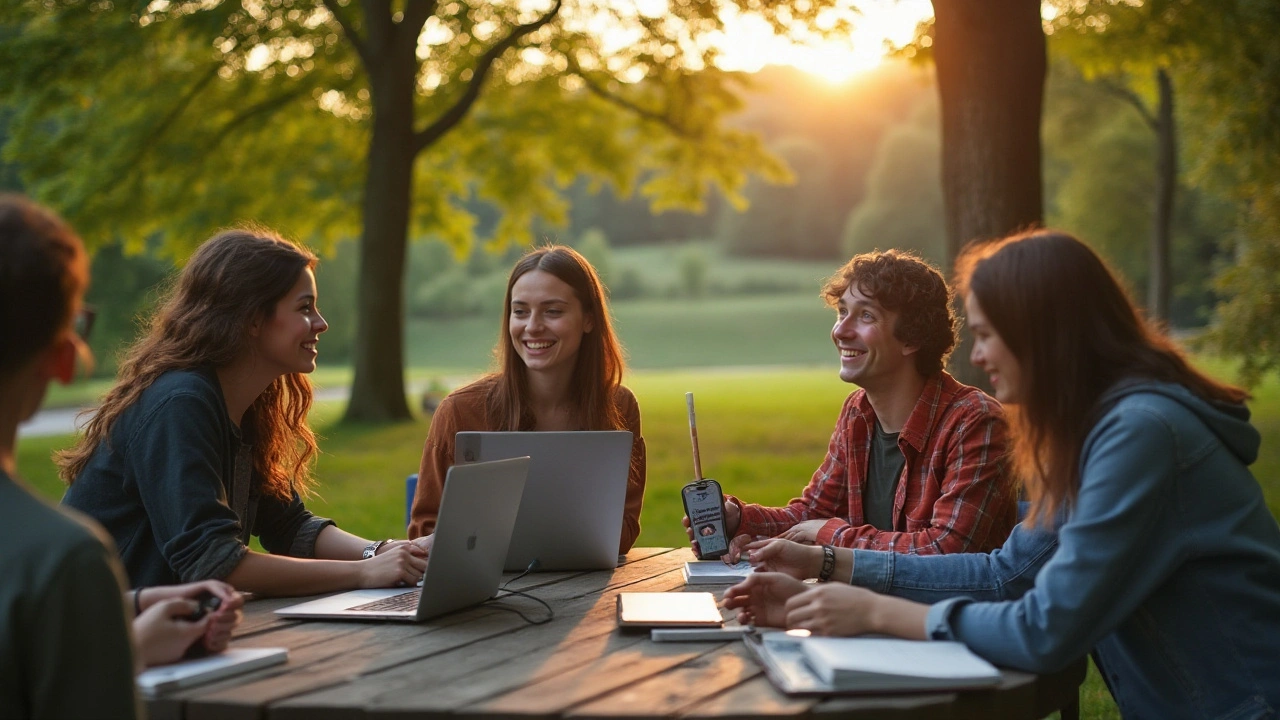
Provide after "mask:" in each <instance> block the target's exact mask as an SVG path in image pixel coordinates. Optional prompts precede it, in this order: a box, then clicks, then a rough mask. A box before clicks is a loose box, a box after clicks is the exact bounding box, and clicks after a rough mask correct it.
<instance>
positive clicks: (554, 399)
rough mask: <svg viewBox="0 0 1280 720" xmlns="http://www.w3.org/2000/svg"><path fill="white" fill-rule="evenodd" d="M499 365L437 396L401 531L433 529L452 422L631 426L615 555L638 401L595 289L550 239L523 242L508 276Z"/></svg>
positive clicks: (585, 268) (639, 440)
mask: <svg viewBox="0 0 1280 720" xmlns="http://www.w3.org/2000/svg"><path fill="white" fill-rule="evenodd" d="M503 308H504V314H503V318H502V334H501V336H500V337H499V339H498V345H497V347H496V348H495V350H494V355H495V356H496V359H497V364H498V367H499V369H498V371H497V372H493V373H490V374H489V375H486V376H484V377H483V378H481V379H479V380H477V381H476V382H474V383H472V384H470V385H467V386H465V387H462V388H459V389H458V390H456V391H454V392H453V393H451V394H450V395H449V396H448V397H446V398H445V399H444V402H442V403H440V407H439V408H437V409H436V412H435V414H434V416H433V417H432V419H431V429H430V431H428V433H427V442H426V445H425V447H424V448H423V450H422V465H421V467H420V468H419V469H418V489H417V492H416V494H415V495H414V498H413V510H412V513H411V517H410V521H409V537H411V538H416V537H421V536H424V535H428V534H430V533H432V532H434V531H435V527H436V515H437V513H439V511H440V497H441V495H442V494H443V493H444V478H445V473H446V472H447V471H448V469H449V466H450V465H452V464H453V441H454V435H455V434H456V433H458V431H460V430H479V431H509V430H542V431H554V430H630V431H631V435H632V437H633V438H634V440H633V444H632V447H631V471H630V473H629V474H628V477H627V500H626V507H625V508H624V510H623V513H624V517H623V522H622V537H621V538H620V540H619V543H618V553H619V554H622V553H625V552H627V551H628V550H630V549H631V546H632V545H633V544H635V541H636V538H637V537H639V535H640V506H641V503H642V502H643V501H644V481H645V448H644V437H643V436H642V435H641V434H640V406H639V405H638V404H637V403H636V398H635V395H633V394H631V391H630V390H628V389H627V388H625V387H623V385H622V371H623V367H624V364H623V360H622V348H621V346H620V345H619V343H618V338H617V336H616V335H614V333H613V325H612V323H611V322H610V318H609V310H608V308H607V307H606V305H605V296H604V288H603V287H602V286H601V284H600V278H599V277H597V276H596V272H595V269H594V268H592V267H591V263H589V262H587V260H586V258H584V257H582V256H581V255H579V254H578V253H577V252H575V251H574V250H572V249H571V248H567V247H562V246H558V245H551V246H547V247H541V248H537V249H535V250H531V251H530V252H528V253H527V254H525V256H524V257H522V258H521V259H520V261H519V262H517V263H516V266H515V268H514V269H512V271H511V277H510V278H509V279H508V280H507V296H506V301H505V302H504V304H503Z"/></svg>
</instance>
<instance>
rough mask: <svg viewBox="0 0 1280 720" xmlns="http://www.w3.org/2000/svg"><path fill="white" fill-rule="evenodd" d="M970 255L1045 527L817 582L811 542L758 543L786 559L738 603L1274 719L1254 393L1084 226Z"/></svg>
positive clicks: (759, 555)
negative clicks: (1089, 238) (1230, 379)
mask: <svg viewBox="0 0 1280 720" xmlns="http://www.w3.org/2000/svg"><path fill="white" fill-rule="evenodd" d="M958 265H959V280H960V282H959V286H960V287H959V293H958V294H959V295H960V296H962V297H964V298H965V306H966V309H967V311H968V312H967V314H968V322H969V327H970V329H971V330H972V332H973V335H974V348H973V352H972V355H971V359H972V361H973V362H974V364H975V365H977V366H978V367H980V368H981V369H982V370H983V371H984V372H985V373H987V375H988V377H989V378H990V380H991V383H992V385H993V386H994V388H995V391H996V397H997V398H998V399H999V400H1000V401H1001V402H1003V403H1005V405H1006V406H1007V407H1010V408H1011V410H1012V412H1011V413H1010V415H1011V425H1012V430H1013V437H1014V455H1013V461H1014V462H1013V464H1014V467H1015V469H1016V471H1017V473H1018V476H1019V477H1020V479H1022V480H1023V482H1024V483H1025V487H1026V489H1027V493H1028V496H1029V497H1030V501H1031V505H1030V514H1029V516H1028V517H1029V522H1028V523H1024V525H1020V526H1019V527H1018V528H1016V529H1015V530H1014V533H1013V534H1012V535H1011V536H1010V538H1009V540H1008V541H1007V542H1006V543H1005V544H1004V546H1003V547H1002V548H1000V549H998V550H996V551H993V552H992V553H989V554H985V555H946V556H938V557H919V558H910V557H905V556H899V557H895V558H890V559H889V560H890V562H886V559H885V558H884V557H882V555H884V554H883V553H871V552H864V551H852V552H846V553H844V554H842V555H841V556H840V557H838V558H837V566H838V567H837V569H836V572H835V577H837V578H839V579H842V580H848V581H849V583H850V584H849V585H843V584H839V585H838V584H830V583H829V584H827V585H825V586H819V587H812V586H807V585H804V584H802V583H800V581H799V580H798V579H797V577H798V576H804V575H807V574H810V573H811V572H812V571H811V570H810V569H809V568H812V564H813V561H814V558H813V557H812V556H813V552H812V550H810V549H808V548H803V547H800V546H798V545H795V544H794V543H782V542H778V541H772V542H769V543H757V544H755V545H754V546H751V547H750V553H751V554H750V559H751V560H752V562H753V563H756V564H758V565H759V566H761V568H762V569H766V570H778V571H783V572H785V573H786V574H782V573H776V572H772V573H771V572H765V573H757V574H756V575H754V576H753V577H752V578H750V579H749V580H747V581H746V582H744V583H741V584H739V585H737V586H735V587H734V588H731V589H730V590H729V591H728V593H726V603H725V604H726V605H727V606H730V607H736V608H739V610H740V613H741V616H742V617H743V619H747V620H754V621H755V622H757V623H759V624H767V625H785V626H788V627H796V628H806V629H809V630H811V631H814V632H816V633H820V634H828V635H859V634H864V633H884V634H889V635H896V636H900V637H906V638H914V639H920V640H925V639H938V640H958V641H961V642H963V643H965V644H966V645H968V646H969V647H970V648H971V649H973V650H974V651H975V652H977V653H978V654H979V655H981V656H983V657H985V658H987V659H988V660H991V661H992V662H994V663H996V664H998V665H1004V666H1008V667H1014V668H1020V669H1024V670H1031V671H1035V672H1048V671H1054V670H1057V669H1060V668H1062V667H1065V666H1066V665H1067V664H1068V663H1070V662H1072V661H1073V660H1075V659H1077V658H1079V657H1082V656H1084V655H1086V654H1088V653H1090V652H1092V653H1093V656H1094V658H1095V660H1096V661H1097V664H1098V667H1099V669H1100V670H1101V672H1102V674H1103V677H1104V679H1105V680H1106V682H1107V686H1108V687H1109V689H1110V690H1111V693H1112V695H1113V696H1114V697H1115V699H1116V703H1117V705H1118V706H1119V708H1120V711H1121V713H1122V714H1123V715H1125V716H1126V717H1159V718H1183V717H1185V718H1210V717H1214V718H1216V717H1240V718H1246V717H1247V718H1264V717H1266V718H1272V717H1277V715H1278V714H1280V652H1277V646H1278V645H1277V644H1278V643H1280V526H1277V524H1276V519H1275V517H1273V516H1272V514H1271V512H1270V511H1269V510H1268V508H1267V505H1266V502H1265V500H1264V498H1263V495H1262V491H1261V488H1260V487H1259V486H1258V483H1257V481H1256V480H1255V479H1254V477H1253V475H1252V474H1251V473H1250V472H1249V469H1248V465H1250V464H1251V463H1252V462H1253V461H1254V460H1255V459H1256V458H1257V454H1258V447H1259V444H1260V442H1261V437H1260V435H1259V434H1258V431H1257V430H1256V429H1254V428H1253V426H1252V425H1250V423H1249V411H1248V409H1246V407H1245V405H1244V401H1245V400H1246V399H1247V398H1248V396H1247V394H1246V393H1245V392H1244V391H1243V390H1241V389H1239V388H1236V387H1233V386H1231V385H1227V384H1224V383H1221V382H1218V381H1216V380H1214V379H1212V378H1210V377H1208V376H1206V375H1205V374H1203V373H1201V372H1200V371H1198V370H1196V369H1195V368H1193V367H1191V365H1190V364H1189V363H1188V362H1187V361H1186V359H1185V358H1184V357H1183V355H1182V353H1181V352H1180V351H1179V350H1178V349H1177V347H1176V346H1175V345H1174V343H1173V342H1172V341H1170V340H1169V338H1168V337H1167V336H1165V335H1164V334H1163V333H1161V332H1160V331H1159V330H1157V329H1156V328H1154V327H1153V326H1152V325H1151V324H1149V323H1148V322H1146V321H1145V320H1144V319H1143V318H1142V317H1141V316H1140V314H1139V313H1138V311H1137V310H1136V309H1135V308H1134V306H1133V303H1132V302H1131V301H1130V299H1129V298H1128V296H1127V294H1126V293H1125V291H1124V289H1123V287H1122V286H1121V284H1120V282H1119V281H1118V280H1117V279H1116V278H1115V276H1114V275H1113V274H1112V273H1111V271H1110V270H1109V269H1108V268H1107V267H1106V265H1105V264H1104V263H1103V262H1102V260H1101V259H1099V258H1098V256H1097V255H1096V254H1094V252H1093V251H1092V250H1090V249H1089V247H1088V246H1086V245H1085V244H1084V243H1082V242H1080V241H1079V240H1077V239H1075V238H1073V237H1071V236H1070V235H1066V234H1064V233H1059V232H1052V231H1043V230H1042V231H1035V232H1031V233H1027V234H1023V235H1017V236H1013V237H1010V238H1007V239H1005V240H1003V241H1000V242H997V243H993V244H990V245H979V246H976V247H974V248H972V249H970V250H969V251H968V252H967V253H966V254H965V255H964V256H963V257H962V258H961V261H960V262H959V263H958ZM859 586H860V587H859ZM867 588H874V589H875V590H877V591H879V592H873V591H872V590H870V589H867ZM879 593H887V594H879ZM891 596H892V597H891ZM925 603H932V604H931V605H930V604H925Z"/></svg>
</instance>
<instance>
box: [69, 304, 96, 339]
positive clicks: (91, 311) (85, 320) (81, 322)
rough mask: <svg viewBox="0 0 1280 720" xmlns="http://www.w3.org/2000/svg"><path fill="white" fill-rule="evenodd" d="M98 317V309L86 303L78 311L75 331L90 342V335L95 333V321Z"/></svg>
mask: <svg viewBox="0 0 1280 720" xmlns="http://www.w3.org/2000/svg"><path fill="white" fill-rule="evenodd" d="M97 318H98V311H97V310H96V309H95V308H94V307H93V306H92V305H84V306H82V307H81V308H80V312H78V313H76V320H75V331H76V335H79V336H80V339H81V340H83V341H85V342H89V336H90V335H92V334H93V321H94V320H96V319H97Z"/></svg>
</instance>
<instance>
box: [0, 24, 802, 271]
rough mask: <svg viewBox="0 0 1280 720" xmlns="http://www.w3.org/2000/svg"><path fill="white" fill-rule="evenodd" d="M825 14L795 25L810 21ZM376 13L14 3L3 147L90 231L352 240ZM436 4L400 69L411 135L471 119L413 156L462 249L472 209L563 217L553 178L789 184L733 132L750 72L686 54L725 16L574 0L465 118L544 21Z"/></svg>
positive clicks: (555, 220) (505, 236)
mask: <svg viewBox="0 0 1280 720" xmlns="http://www.w3.org/2000/svg"><path fill="white" fill-rule="evenodd" d="M823 4H824V3H813V4H812V6H813V7H812V8H811V9H810V10H807V11H805V12H803V13H792V14H793V15H795V18H796V21H797V22H799V23H804V22H808V21H810V20H812V19H813V18H814V17H815V16H816V14H817V12H818V10H819V9H820V8H821V6H822V5H823ZM369 7H373V6H366V5H363V4H357V3H346V2H343V1H342V0H335V2H332V3H329V4H327V5H326V6H324V7H321V6H320V5H318V4H316V3H314V2H302V1H301V0H284V1H283V2H279V3H271V4H267V5H241V4H239V3H232V2H213V3H203V4H199V3H178V2H175V3H166V4H152V5H150V6H147V7H146V8H143V7H142V6H137V5H128V4H112V3H96V2H90V1H89V0H70V1H69V2H65V3H59V4H57V5H45V4H41V3H36V2H33V1H30V0H5V2H4V4H3V5H2V6H0V22H2V23H3V24H4V25H6V26H7V27H10V28H12V29H13V30H12V38H11V39H8V40H6V42H5V43H4V48H3V50H0V63H3V65H4V67H6V69H7V70H6V73H5V78H4V79H3V80H0V98H3V99H5V100H7V101H8V102H11V103H12V104H13V107H14V108H15V111H16V113H17V114H16V117H15V121H14V127H15V128H16V129H17V131H15V132H14V135H13V136H12V138H11V139H10V142H9V143H7V145H6V151H5V152H6V156H7V157H8V158H10V159H12V160H15V161H17V162H18V163H19V164H20V165H21V166H22V168H23V171H24V176H25V178H26V179H27V181H28V182H29V185H30V190H31V192H32V193H33V194H34V195H35V196H37V197H38V198H40V199H42V200H43V201H45V202H48V203H49V204H52V205H54V206H55V207H56V208H57V209H58V210H59V211H60V212H62V213H63V214H64V215H66V216H67V217H68V218H69V219H70V220H71V222H72V223H73V224H74V225H75V226H77V227H78V228H80V229H81V230H82V232H83V233H84V234H85V235H86V236H87V237H88V238H89V239H90V240H91V241H97V240H98V239H100V238H103V237H106V236H109V235H110V234H112V233H118V234H120V235H122V236H124V237H125V238H126V239H128V240H130V241H135V242H136V241H138V240H139V239H140V238H143V237H146V236H147V235H148V234H149V233H150V232H152V231H154V230H159V229H163V230H166V231H167V232H168V235H167V236H166V237H167V239H168V241H169V242H171V243H172V244H173V250H172V252H174V254H176V255H182V254H183V253H184V252H185V251H186V250H187V249H189V248H190V247H191V246H192V245H193V244H195V243H196V242H198V241H199V240H201V239H203V237H204V236H206V235H207V234H208V233H209V231H210V230H211V229H213V228H215V227H217V226H218V225H222V224H226V223H230V222H234V221H237V220H241V219H246V218H253V219H256V220H260V221H264V222H266V223H268V224H270V225H273V226H277V227H280V228H283V229H284V230H286V231H288V232H290V233H293V234H295V235H300V236H304V237H318V238H323V239H324V240H325V241H335V240H337V239H339V238H341V237H349V236H351V235H353V234H354V231H355V230H356V229H357V228H358V227H359V226H360V222H359V221H360V218H359V217H358V215H357V208H359V207H360V198H361V192H362V180H363V178H364V175H365V170H366V167H365V162H366V159H365V152H366V150H367V147H368V143H369V137H370V132H371V129H372V110H373V108H372V103H373V101H374V98H373V93H374V91H375V90H376V88H374V87H373V86H372V84H371V75H370V65H369V63H370V62H372V60H371V58H373V57H374V55H373V53H376V52H379V51H380V50H381V49H382V48H381V46H379V45H377V44H376V43H377V42H381V41H379V40H376V39H375V38H374V37H373V35H372V33H373V32H374V28H375V27H377V26H379V24H380V23H382V22H384V21H385V19H384V18H380V17H374V16H370V15H366V12H368V11H369V10H368V8H369ZM423 7H426V5H425V4H424V5H423V6H421V7H420V6H418V5H413V7H412V8H411V9H410V10H409V11H407V12H406V13H403V15H404V17H402V15H401V14H397V15H396V16H395V17H394V18H392V23H393V24H392V28H393V31H401V32H412V26H411V25H410V23H412V22H421V21H422V20H424V19H426V18H423V17H416V18H410V17H408V15H412V14H415V13H421V11H422V8H423ZM431 7H432V8H434V14H433V15H431V17H430V18H429V22H427V23H426V26H425V27H426V29H425V31H424V34H423V35H422V36H421V38H420V39H419V52H418V55H419V57H418V58H417V67H416V68H410V69H409V72H411V73H412V74H414V75H415V76H416V77H417V78H418V90H419V92H418V94H417V97H416V99H415V103H416V108H415V109H414V112H415V116H416V117H417V118H418V119H419V121H418V122H417V123H416V125H417V127H416V128H415V129H419V130H424V129H425V128H424V127H423V126H424V125H428V124H430V123H431V122H433V121H437V120H440V118H441V117H442V116H443V115H445V114H446V113H448V112H450V111H453V110H454V109H455V108H458V107H465V109H464V112H465V113H466V116H465V120H463V121H462V122H461V123H459V124H458V125H456V126H455V127H452V129H451V130H450V131H449V134H448V135H447V141H444V142H441V143H440V144H438V145H437V144H428V145H427V146H425V147H424V149H423V150H422V151H421V155H420V156H419V158H418V161H417V164H416V167H415V170H416V182H415V183H414V198H413V199H414V210H413V221H414V228H415V234H423V235H425V234H431V235H434V236H436V237H438V238H440V239H442V240H444V241H445V242H448V243H450V244H454V245H456V246H459V247H463V246H466V245H467V244H468V243H469V242H470V240H471V238H472V235H473V232H474V230H475V224H476V216H477V213H476V212H475V211H474V205H472V204H470V203H471V202H472V199H475V200H478V201H482V202H486V203H490V204H491V205H493V206H494V207H496V208H500V209H501V214H500V216H498V219H497V221H496V223H495V224H494V225H493V227H492V228H490V230H491V236H492V238H493V239H495V240H496V241H498V242H500V243H506V242H516V243H518V244H527V243H528V242H530V241H532V240H533V237H532V236H531V235H530V228H531V227H532V226H533V225H534V223H535V220H537V221H546V222H549V223H551V224H553V225H562V224H563V223H564V221H565V220H566V217H567V216H566V211H567V204H566V202H565V199H564V194H563V192H562V191H561V188H565V187H567V186H568V185H569V184H570V183H571V182H572V181H573V179H574V178H575V177H577V176H578V175H579V174H580V173H584V174H586V175H587V176H589V177H592V178H594V181H593V182H595V183H597V184H598V183H600V182H601V181H603V182H607V183H609V184H610V185H612V186H613V187H616V188H618V189H620V191H621V192H622V193H623V194H624V195H627V194H630V192H631V191H632V189H633V188H636V187H637V186H638V187H639V191H640V193H641V194H642V195H643V196H644V197H645V198H647V199H648V200H649V201H650V202H651V203H652V204H653V206H654V207H655V208H658V209H662V208H676V207H690V208H699V207H701V206H702V203H703V202H704V198H705V197H706V196H707V193H708V191H709V190H710V189H711V188H719V189H720V190H721V191H722V192H724V193H726V195H727V196H728V197H730V198H734V199H735V200H736V199H737V198H738V193H739V191H740V190H741V188H742V186H743V184H744V182H745V181H746V173H747V172H758V173H761V174H763V175H765V176H768V177H774V178H779V177H782V176H783V175H784V171H783V170H782V168H781V166H780V165H779V164H778V163H777V162H776V161H775V160H773V159H772V158H770V157H769V156H768V154H767V153H766V152H765V150H764V148H763V146H762V145H761V143H760V141H759V140H758V138H756V137H755V136H754V135H752V134H750V133H747V132H744V131H741V130H736V129H731V128H726V127H724V126H723V125H722V119H723V118H724V117H725V116H726V115H727V114H728V113H731V112H734V111H736V110H737V109H739V107H740V106H741V100H740V95H741V92H742V89H741V84H742V82H743V80H742V78H741V76H740V75H738V74H735V73H728V72H723V71H719V70H717V69H715V68H714V66H712V65H711V63H710V62H709V61H710V59H711V56H710V55H707V54H705V52H709V51H705V52H704V51H700V50H696V49H694V48H695V46H696V45H697V43H693V42H690V41H691V40H692V39H696V38H698V37H701V36H702V35H704V34H705V33H707V32H711V31H714V30H716V29H717V27H718V26H719V22H720V21H719V19H718V17H717V14H716V12H714V8H707V7H703V6H702V5H701V4H699V5H696V6H695V5H685V4H680V5H673V6H672V8H671V10H670V13H669V14H668V15H667V16H664V18H663V19H662V21H661V22H653V21H652V20H653V18H648V17H645V16H642V15H638V14H636V13H634V12H615V11H610V10H608V9H604V8H601V7H600V6H597V5H594V4H591V3H588V2H576V3H575V2H574V1H573V0H569V3H567V4H566V5H565V6H564V7H563V8H559V12H558V13H557V14H555V16H554V17H553V18H552V22H550V23H549V24H547V25H545V26H544V27H542V28H541V29H540V30H538V31H537V32H536V33H534V34H532V35H529V36H527V37H525V38H523V39H522V41H521V42H519V43H517V45H516V47H515V48H513V49H512V50H510V51H508V52H506V53H500V54H499V55H498V56H497V59H496V62H495V64H494V66H493V70H492V71H491V72H490V73H489V74H488V75H487V76H486V78H485V83H484V87H483V92H482V95H481V97H480V99H479V100H478V102H476V104H475V105H474V106H471V105H466V106H460V105H459V103H460V101H462V100H463V98H464V97H465V96H466V94H467V93H468V92H470V91H471V90H472V89H473V88H472V86H471V85H472V84H471V82H470V80H471V78H472V75H473V73H475V72H477V71H478V70H479V68H478V66H477V57H478V56H479V55H481V54H483V53H484V52H485V51H487V50H489V49H490V48H492V47H494V46H496V44H497V42H498V41H499V40H500V39H501V38H504V37H506V36H507V35H509V34H511V33H512V32H513V31H514V29H515V28H516V27H517V26H518V25H519V24H520V23H527V22H530V21H531V20H532V19H533V18H534V17H535V16H534V15H532V14H530V12H529V11H528V10H522V9H519V8H517V6H516V5H515V4H507V3H501V4H492V3H474V4H473V3H448V4H441V5H439V6H435V5H434V4H432V5H431ZM762 12H763V13H764V14H765V15H767V16H773V15H775V14H776V13H778V12H779V11H778V10H777V9H765V10H763V11H762ZM335 13H337V14H336V15H335ZM601 13H603V14H604V15H607V16H611V17H612V21H613V22H614V23H615V24H616V25H617V27H618V29H619V31H621V32H623V33H631V34H632V36H633V37H634V39H635V41H634V42H633V43H630V44H628V45H625V46H623V47H616V48H615V47H612V46H610V47H606V44H605V43H604V42H603V41H602V40H601V38H599V37H598V35H597V34H593V33H590V32H588V31H587V25H586V24H585V23H586V21H587V20H588V19H589V18H591V17H593V16H596V15H598V14H601ZM399 24H404V26H405V27H404V28H403V29H402V30H400V29H399V28H398V27H397V26H398V25H399ZM692 68H700V69H696V70H695V69H692ZM10 70H12V72H10ZM71 148H75V151H72V150H71ZM404 151H405V152H409V153H413V152H416V151H415V150H414V149H413V148H410V147H405V148H404ZM597 187H598V185H597Z"/></svg>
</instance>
